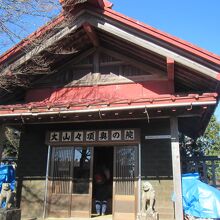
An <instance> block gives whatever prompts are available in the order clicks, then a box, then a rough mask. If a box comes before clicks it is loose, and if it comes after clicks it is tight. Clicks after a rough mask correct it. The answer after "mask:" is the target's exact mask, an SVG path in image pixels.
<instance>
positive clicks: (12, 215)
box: [0, 209, 21, 220]
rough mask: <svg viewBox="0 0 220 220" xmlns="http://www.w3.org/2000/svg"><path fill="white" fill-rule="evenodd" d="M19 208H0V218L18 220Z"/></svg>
mask: <svg viewBox="0 0 220 220" xmlns="http://www.w3.org/2000/svg"><path fill="white" fill-rule="evenodd" d="M20 219H21V210H20V209H0V220H20Z"/></svg>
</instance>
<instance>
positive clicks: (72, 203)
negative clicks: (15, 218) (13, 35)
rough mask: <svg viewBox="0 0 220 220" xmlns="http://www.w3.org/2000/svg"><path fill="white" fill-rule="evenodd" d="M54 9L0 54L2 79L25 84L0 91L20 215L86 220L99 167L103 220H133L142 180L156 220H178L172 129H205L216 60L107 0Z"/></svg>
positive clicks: (219, 63)
mask: <svg viewBox="0 0 220 220" xmlns="http://www.w3.org/2000/svg"><path fill="white" fill-rule="evenodd" d="M61 4H62V6H63V10H62V12H61V14H60V15H59V16H58V17H57V18H55V19H54V20H53V21H51V22H50V23H49V24H47V25H45V26H43V27H42V28H40V29H39V30H38V31H36V32H35V33H33V34H32V35H30V36H29V37H28V38H27V39H26V40H24V41H21V42H20V43H18V44H17V45H16V46H14V47H13V48H11V49H10V50H8V51H7V52H6V53H4V54H3V55H2V56H0V71H1V77H6V78H7V79H9V80H10V79H13V78H16V79H17V80H18V81H19V82H23V83H24V85H23V86H21V84H20V83H18V84H16V83H15V84H14V86H13V88H11V90H10V91H8V90H4V89H0V125H1V126H0V128H1V130H3V129H4V127H5V126H12V127H14V128H16V129H20V130H21V140H20V148H19V157H18V166H17V171H16V174H17V192H16V193H17V205H18V206H19V207H20V208H21V212H22V218H24V219H25V218H29V219H32V218H49V217H52V218H74V217H75V218H76V219H79V218H87V219H90V218H92V217H94V219H95V216H96V214H95V205H94V203H95V193H94V192H95V190H96V185H95V182H94V175H95V174H96V173H97V171H98V170H100V169H101V168H103V167H105V169H108V172H109V178H108V189H109V197H108V201H107V212H106V215H107V216H106V219H111V220H136V219H141V217H140V216H141V213H142V210H143V204H142V199H143V189H142V188H143V187H142V186H143V184H144V183H145V182H149V183H150V184H151V185H152V186H153V189H154V191H155V206H154V209H155V212H156V213H157V216H158V219H160V220H168V219H169V220H172V219H174V218H175V219H176V220H181V219H183V211H182V202H181V201H182V199H181V198H182V193H181V158H180V146H179V134H180V133H181V134H184V135H187V136H189V137H198V136H199V135H201V134H202V133H203V132H204V130H205V128H206V126H207V125H208V122H209V120H210V118H211V116H212V114H213V112H214V110H215V108H216V106H217V104H218V96H219V91H220V90H219V88H220V87H219V80H220V75H219V73H220V57H219V56H217V55H215V54H213V53H210V52H208V51H206V50H203V49H201V48H198V47H196V46H194V45H192V44H190V43H188V42H186V41H183V40H181V39H178V38H176V37H173V36H171V35H169V34H167V33H164V32H162V31H159V30H157V29H155V28H153V27H150V26H149V25H147V24H144V23H141V22H139V21H136V20H134V19H132V18H129V17H127V16H125V15H123V14H120V13H118V12H116V11H114V10H113V9H112V8H113V6H112V4H111V3H110V2H108V1H106V0H83V1H78V0H71V1H69V2H68V3H67V2H66V1H65V0H63V1H61ZM173 192H174V193H175V196H176V200H175V203H173V201H172V199H171V197H172V193H173ZM145 208H146V207H145ZM146 209H147V208H146Z"/></svg>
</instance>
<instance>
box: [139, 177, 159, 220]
mask: <svg viewBox="0 0 220 220" xmlns="http://www.w3.org/2000/svg"><path fill="white" fill-rule="evenodd" d="M141 205H142V209H141V218H140V219H141V220H158V213H157V212H156V211H155V209H154V205H155V190H154V188H153V186H152V185H151V184H150V182H148V181H145V182H143V184H142V204H141Z"/></svg>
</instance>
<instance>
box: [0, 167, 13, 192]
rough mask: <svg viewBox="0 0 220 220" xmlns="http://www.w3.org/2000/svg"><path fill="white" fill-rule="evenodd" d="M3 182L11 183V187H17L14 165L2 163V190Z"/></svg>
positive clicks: (0, 181)
mask: <svg viewBox="0 0 220 220" xmlns="http://www.w3.org/2000/svg"><path fill="white" fill-rule="evenodd" d="M2 183H10V188H11V190H12V191H13V190H14V189H15V170H14V168H13V166H12V165H0V191H1V189H2Z"/></svg>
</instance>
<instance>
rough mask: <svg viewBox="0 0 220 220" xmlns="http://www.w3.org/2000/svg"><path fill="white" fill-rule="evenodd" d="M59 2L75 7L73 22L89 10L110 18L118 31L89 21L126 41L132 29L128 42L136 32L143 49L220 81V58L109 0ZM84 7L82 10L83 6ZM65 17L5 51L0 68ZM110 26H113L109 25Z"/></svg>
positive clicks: (105, 18) (106, 19) (0, 57)
mask: <svg viewBox="0 0 220 220" xmlns="http://www.w3.org/2000/svg"><path fill="white" fill-rule="evenodd" d="M60 2H61V3H62V4H63V5H64V9H66V8H68V7H70V6H69V5H71V7H73V10H72V11H71V13H72V16H73V18H74V19H76V17H78V16H80V13H79V12H80V11H83V10H85V9H88V10H90V12H92V14H93V16H97V15H101V16H104V18H103V19H104V20H105V21H106V22H107V23H108V19H111V20H112V21H115V22H117V24H119V25H122V26H120V27H119V26H118V29H115V30H113V29H111V28H112V27H110V26H107V25H106V24H100V23H98V22H97V21H91V20H90V19H88V21H87V22H89V23H90V24H92V25H94V26H96V27H97V28H98V29H99V30H105V31H108V30H109V31H110V32H111V31H112V34H115V33H113V32H114V31H118V30H119V29H120V30H121V34H118V37H121V38H123V33H124V32H125V31H126V30H128V29H129V35H128V33H127V35H124V38H125V39H127V40H128V37H129V36H130V37H132V36H131V33H134V35H135V36H138V37H139V38H140V39H142V40H144V41H143V42H142V44H141V43H140V46H143V45H144V46H145V47H146V49H149V50H151V51H153V52H155V53H159V54H161V55H163V56H168V57H171V58H173V59H174V60H175V61H177V62H180V56H181V58H184V59H182V60H181V61H182V63H183V65H189V64H190V67H191V68H193V69H195V70H196V71H200V72H204V73H209V75H210V76H211V77H212V78H216V79H219V78H220V77H219V75H218V74H219V73H220V56H218V55H215V54H213V53H211V52H208V51H206V50H204V49H201V48H199V47H196V46H194V45H192V44H191V43H189V42H186V41H184V40H181V39H179V38H176V37H174V36H171V35H169V34H167V33H165V32H162V31H159V30H157V29H155V28H153V27H151V26H149V25H146V24H144V23H142V22H139V21H137V20H134V19H132V18H129V17H127V16H125V15H123V14H120V13H118V12H116V11H114V10H112V9H111V7H112V4H111V3H109V2H108V1H106V0H83V1H82V0H68V7H65V4H64V2H65V0H60ZM82 5H83V7H81V6H82ZM90 15H91V14H90ZM64 16H65V10H64V11H63V12H62V13H61V14H60V15H59V16H58V17H57V18H56V19H54V20H53V21H52V22H51V23H50V24H47V25H46V26H44V27H42V28H40V29H39V30H37V31H36V32H35V33H33V34H31V35H30V36H29V37H27V39H25V40H23V41H21V42H20V43H19V44H17V45H15V46H14V47H13V48H11V49H10V50H8V51H7V52H5V53H4V54H3V55H2V56H0V65H1V64H3V63H6V62H7V61H9V60H10V59H11V58H12V57H13V56H16V55H17V54H19V53H21V52H22V49H23V48H24V47H25V46H27V45H28V44H31V43H32V42H33V41H34V40H35V39H36V38H40V37H41V36H42V35H43V34H44V33H45V32H47V31H48V30H50V29H52V28H53V27H54V26H56V25H59V24H60V23H62V22H63V21H64ZM68 16H69V14H68ZM108 24H112V23H111V22H109V23H108ZM58 34H59V33H58ZM131 40H132V41H133V43H135V40H136V39H134V38H132V39H131ZM137 40H139V39H137Z"/></svg>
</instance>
